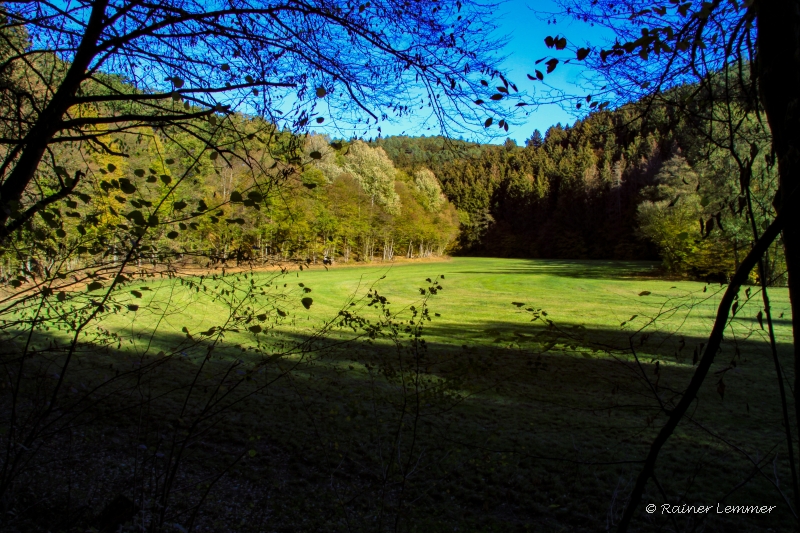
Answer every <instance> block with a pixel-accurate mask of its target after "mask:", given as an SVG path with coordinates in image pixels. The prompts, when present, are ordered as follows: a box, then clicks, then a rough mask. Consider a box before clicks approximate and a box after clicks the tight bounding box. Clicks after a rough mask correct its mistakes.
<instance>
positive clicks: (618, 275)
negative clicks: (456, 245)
mask: <svg viewBox="0 0 800 533" xmlns="http://www.w3.org/2000/svg"><path fill="white" fill-rule="evenodd" d="M513 263H514V266H511V267H509V266H508V265H504V266H502V267H498V268H486V269H483V270H462V271H459V273H463V274H481V275H487V274H514V275H519V274H533V275H540V276H555V277H568V278H586V279H628V280H630V279H652V278H654V277H656V276H657V275H658V274H659V273H660V272H659V266H660V265H659V264H658V263H654V262H650V261H606V260H588V259H587V260H569V261H563V260H558V259H527V260H526V259H515V260H513Z"/></svg>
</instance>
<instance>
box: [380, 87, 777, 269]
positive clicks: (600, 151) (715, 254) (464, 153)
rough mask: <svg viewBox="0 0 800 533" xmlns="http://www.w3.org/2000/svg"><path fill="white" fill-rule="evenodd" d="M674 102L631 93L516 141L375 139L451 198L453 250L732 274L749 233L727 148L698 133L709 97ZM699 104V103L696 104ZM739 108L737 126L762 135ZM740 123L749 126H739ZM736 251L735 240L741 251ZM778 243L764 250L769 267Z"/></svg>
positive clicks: (766, 194)
mask: <svg viewBox="0 0 800 533" xmlns="http://www.w3.org/2000/svg"><path fill="white" fill-rule="evenodd" d="M692 105H693V106H694V109H695V110H696V111H697V113H696V117H697V118H695V119H690V118H687V116H688V117H691V116H692V115H691V113H687V111H686V109H685V108H681V109H677V108H675V107H671V106H669V105H654V104H653V103H652V102H650V103H648V104H647V106H646V107H645V104H632V105H628V106H625V107H623V108H621V109H618V110H614V111H601V112H595V113H593V114H591V115H589V116H588V117H587V118H585V119H584V120H579V121H576V122H575V123H574V124H573V125H572V126H561V125H560V124H558V125H556V126H553V127H551V128H549V129H548V130H547V131H546V132H545V134H544V135H542V134H541V133H540V132H539V131H538V130H537V131H535V132H534V133H533V135H532V136H531V138H530V139H528V141H527V142H526V146H524V147H521V146H517V145H516V143H514V142H513V141H511V140H507V141H506V142H505V144H504V145H479V144H475V143H468V142H464V141H457V140H447V139H444V138H441V137H422V138H411V137H390V138H387V139H379V140H377V141H376V142H375V143H374V144H375V145H376V146H380V147H382V148H383V149H384V150H385V151H386V153H387V154H388V155H389V157H391V158H392V160H393V161H394V162H395V164H396V165H397V166H398V167H399V168H401V169H403V170H405V171H407V172H412V171H413V170H414V169H416V168H419V167H423V166H424V167H427V168H430V169H431V170H432V171H433V172H434V173H435V174H436V175H437V176H438V178H439V179H440V181H441V183H442V190H443V191H444V193H445V194H446V196H447V197H448V199H449V200H450V201H451V202H453V204H454V205H455V206H456V208H457V209H458V213H459V218H460V221H461V233H460V235H459V241H458V249H459V251H460V252H461V253H466V254H478V255H490V256H500V257H530V258H561V259H657V258H661V259H662V260H663V263H664V266H665V267H666V268H667V269H668V270H669V271H671V272H673V273H678V274H685V275H690V276H693V277H697V278H713V279H720V278H724V277H725V276H727V275H729V274H731V273H732V272H733V270H734V269H735V266H736V264H737V262H738V259H739V257H740V256H741V257H743V255H744V254H743V253H742V252H743V251H744V250H747V249H749V247H750V243H751V242H752V233H751V232H750V230H749V228H750V227H751V224H750V222H748V219H747V213H746V212H745V210H744V209H743V208H744V202H745V198H744V196H743V195H742V194H741V193H740V191H741V188H740V184H739V176H738V174H737V172H736V168H735V167H736V165H735V164H734V161H733V157H732V155H731V153H730V151H729V150H725V149H723V148H721V147H720V144H721V143H718V142H715V140H714V139H713V138H712V137H710V136H709V133H708V131H706V130H710V131H711V132H712V134H716V135H725V131H723V128H721V127H719V126H716V130H717V131H716V132H715V131H714V129H713V128H706V123H705V122H704V119H703V116H708V115H709V114H710V113H709V110H708V108H710V107H713V105H714V104H712V103H708V102H702V101H697V102H694V103H693V104H692ZM704 106H705V107H704ZM756 121H757V117H756V116H755V114H753V113H750V114H749V115H746V117H745V120H744V121H743V122H744V123H743V124H742V123H737V126H736V127H737V128H738V130H737V135H738V136H739V137H744V138H746V139H747V141H746V142H747V143H750V146H748V145H747V144H744V147H743V149H744V150H747V151H748V152H749V151H750V150H752V149H755V148H753V146H757V147H762V148H764V150H765V151H766V148H765V147H768V146H769V139H768V138H765V136H764V135H763V132H761V131H760V129H759V127H758V124H756ZM748 122H751V123H752V124H750V125H749V126H750V130H751V131H750V132H749V133H748V131H747V128H748ZM751 180H752V184H753V187H752V191H753V194H754V202H753V205H754V217H755V223H756V225H757V226H758V227H759V228H760V227H761V225H762V224H764V223H765V221H766V220H768V219H769V218H770V217H771V216H772V215H773V214H774V213H773V210H772V204H771V201H772V198H773V196H774V194H775V190H776V172H774V167H773V165H772V162H771V161H770V160H769V158H768V157H767V158H760V159H759V160H758V162H757V164H756V165H754V166H753V168H752V169H751ZM744 253H746V251H745V252H744ZM782 265H783V256H782V251H781V247H780V246H779V245H775V247H774V249H773V250H771V252H770V258H769V260H768V266H769V272H771V273H772V274H771V276H772V277H773V278H774V277H776V276H777V277H778V278H780V276H781V272H782Z"/></svg>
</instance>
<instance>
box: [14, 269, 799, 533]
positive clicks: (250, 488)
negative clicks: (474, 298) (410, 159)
mask: <svg viewBox="0 0 800 533" xmlns="http://www.w3.org/2000/svg"><path fill="white" fill-rule="evenodd" d="M572 264H573V265H574V263H572ZM427 332H428V333H429V334H430V335H431V337H430V338H429V340H428V341H427V342H425V344H424V345H422V344H418V345H416V346H415V345H413V344H412V343H410V341H409V338H408V337H407V336H404V335H402V334H401V335H399V336H398V337H394V338H389V339H384V340H383V341H382V340H380V339H377V340H367V339H363V338H362V339H358V340H350V341H347V342H345V334H344V333H343V332H338V331H337V332H334V333H333V334H331V335H329V336H326V337H323V338H314V337H304V336H303V335H300V334H297V333H294V334H289V333H283V332H275V333H276V335H277V336H276V337H269V336H266V335H263V336H262V337H261V338H263V339H265V340H266V341H267V342H268V349H267V350H266V354H263V355H259V354H256V353H254V352H253V351H252V350H249V349H247V350H242V349H241V348H239V347H236V346H235V345H232V344H227V343H223V344H221V345H220V346H219V347H218V348H216V349H215V350H214V351H213V352H212V356H211V358H210V359H208V360H207V358H206V356H207V353H208V351H207V347H208V344H207V343H206V342H196V343H193V342H190V341H189V340H188V339H187V337H185V336H183V335H174V334H158V335H156V336H155V338H154V339H153V349H151V351H150V354H151V355H148V356H144V357H143V356H141V355H137V353H136V352H135V351H134V350H130V349H128V350H122V349H116V347H107V348H104V349H92V347H91V346H89V345H86V346H83V347H82V349H81V350H80V352H79V359H80V361H77V363H78V366H77V367H76V372H75V373H74V374H72V375H71V376H70V377H69V378H68V381H67V382H66V383H65V387H64V392H63V397H62V398H63V400H64V403H63V408H62V409H61V410H60V411H59V413H58V417H60V418H58V420H61V422H58V424H56V425H54V426H52V428H53V429H52V430H51V431H50V432H49V433H47V434H46V435H44V434H43V437H42V438H43V439H44V438H45V436H47V438H48V439H49V441H47V444H44V445H43V448H42V449H43V450H45V451H44V452H42V453H41V455H40V456H38V460H37V461H33V462H32V463H31V468H30V469H29V471H28V473H26V474H25V475H24V476H22V477H21V478H20V480H21V481H25V482H26V486H27V487H29V488H27V489H26V490H27V491H28V492H26V493H25V494H23V496H24V497H25V498H30V497H31V496H35V495H37V494H49V495H50V498H49V499H40V500H38V501H40V502H41V503H39V504H36V505H30V504H29V503H25V502H29V501H30V500H29V499H24V500H20V501H19V502H17V503H13V504H12V505H11V507H12V508H13V509H22V508H23V507H22V505H23V504H25V505H27V507H24V508H25V509H26V512H25V513H18V515H16V516H17V517H16V518H15V520H16V521H17V522H16V524H17V525H18V526H20V527H21V528H24V526H26V525H33V526H35V527H34V528H28V529H29V530H31V531H33V530H36V529H46V528H47V527H52V525H53V522H52V520H55V518H54V517H56V516H62V517H63V516H65V515H64V513H63V512H62V513H61V514H60V515H59V512H61V511H63V510H64V506H70V505H72V506H75V505H76V504H74V503H71V502H75V501H76V494H78V493H80V494H81V495H82V496H81V497H82V498H83V500H81V502H82V503H81V505H82V506H83V511H82V513H83V514H80V513H79V512H78V511H75V510H74V509H73V510H72V511H70V512H68V513H66V516H70V517H73V518H72V519H71V523H70V524H66V523H61V524H60V525H61V526H68V527H76V526H88V525H91V521H92V517H93V516H95V515H96V513H97V510H98V509H99V508H102V506H103V505H104V503H106V502H107V500H108V499H109V495H113V494H118V493H127V494H129V495H131V497H132V499H134V500H136V498H139V499H138V500H136V502H137V504H139V505H140V506H144V505H146V504H147V503H148V501H149V500H148V499H147V497H146V490H145V488H144V483H143V481H142V479H143V478H144V477H145V476H144V475H143V472H146V474H147V475H148V476H155V479H160V478H159V477H158V475H159V473H162V474H163V472H166V471H167V470H165V469H164V468H165V467H164V466H163V465H164V464H166V463H165V461H166V462H167V463H168V458H169V457H171V456H169V455H168V453H166V452H167V450H168V449H169V448H170V446H171V444H170V443H175V442H178V443H181V442H185V443H186V447H185V449H186V455H185V457H184V459H183V461H185V462H184V463H183V464H184V466H183V467H182V468H181V469H180V477H181V487H184V488H183V489H182V490H183V491H184V492H183V493H181V495H177V496H174V498H173V499H171V500H169V505H170V507H169V509H170V513H171V515H170V516H172V517H173V518H170V520H172V521H173V522H174V523H183V524H185V520H184V518H182V517H185V516H186V515H185V510H186V509H191V508H192V506H193V505H197V504H198V502H199V501H200V497H201V495H202V493H204V491H205V490H207V488H206V486H205V484H206V483H208V480H210V479H216V477H215V476H217V475H218V474H219V473H221V472H224V471H225V469H226V468H227V465H229V464H230V463H232V462H233V461H234V459H235V458H236V457H238V456H240V455H241V454H242V453H243V452H247V453H246V454H245V459H243V460H242V461H240V462H239V463H237V466H236V467H235V468H233V469H232V470H230V471H228V473H227V474H226V475H225V476H224V477H223V478H220V479H221V481H220V482H218V483H216V484H215V485H214V487H213V490H212V491H211V492H210V493H209V494H210V497H209V498H206V499H205V500H203V506H204V507H203V517H204V518H203V520H204V522H202V524H203V525H204V526H205V527H207V528H210V529H214V527H215V526H214V524H218V525H219V524H240V525H239V526H237V527H238V528H239V530H241V531H261V530H283V531H321V530H324V531H382V530H395V529H397V527H396V526H397V524H400V527H399V529H400V530H411V529H412V528H413V527H417V528H419V529H421V530H427V531H438V530H445V529H447V530H452V528H453V527H458V528H459V529H461V530H468V531H477V530H482V531H489V530H497V531H513V530H520V531H525V530H526V529H525V528H526V527H527V526H531V525H534V524H535V525H536V528H537V529H539V530H545V531H546V530H558V529H559V528H560V529H563V528H568V529H570V530H572V531H596V530H597V529H598V526H599V525H600V524H604V523H606V520H607V519H611V520H612V521H613V519H614V518H615V517H618V516H619V513H620V512H621V502H623V501H624V497H625V491H626V490H627V489H625V487H628V486H630V484H631V483H632V480H633V479H634V477H635V475H636V473H637V471H638V465H639V463H638V462H637V461H639V460H640V459H641V457H643V455H644V453H645V451H646V447H647V445H648V444H649V442H650V441H651V439H652V438H653V436H654V435H655V432H656V431H657V430H658V428H659V427H660V426H661V424H663V420H664V418H663V415H660V414H659V408H658V402H659V401H664V402H668V403H669V402H670V401H675V399H676V398H677V395H678V393H679V392H680V391H681V390H683V388H684V387H685V385H686V384H687V383H688V381H689V379H690V378H691V375H692V373H693V366H692V350H693V348H694V347H695V346H699V344H700V343H703V342H705V341H706V339H705V338H703V337H699V336H684V337H683V343H684V347H683V349H682V350H678V348H679V346H680V345H681V339H680V337H674V336H667V335H660V334H658V333H657V332H656V333H653V334H651V336H650V337H649V338H648V339H646V340H645V341H644V342H641V337H638V338H637V339H635V340H634V345H635V347H636V349H637V352H640V354H641V360H640V364H637V363H636V362H635V361H634V360H633V359H632V353H631V352H630V351H625V349H626V348H627V349H628V350H629V346H628V345H629V342H628V336H629V335H630V333H629V332H626V331H620V330H617V331H614V330H609V329H602V328H588V329H587V328H583V327H575V326H573V325H563V326H559V328H558V329H557V330H553V331H547V330H545V328H540V327H535V326H534V327H530V326H529V327H525V325H524V324H522V325H521V324H519V323H511V322H503V321H493V322H486V323H484V324H481V325H480V326H475V327H474V329H473V330H472V331H468V332H465V331H464V330H463V328H457V327H440V326H436V325H435V323H434V326H433V327H431V328H429V329H428V330H427ZM481 332H483V336H481V337H479V335H480V333H481ZM486 334H490V337H491V338H489V339H487V338H486ZM438 339H441V341H440V340H438ZM444 339H450V340H452V341H455V345H454V344H450V343H447V342H444ZM53 340H55V339H54V338H53V337H52V336H48V335H42V336H41V337H40V338H37V339H36V342H35V344H36V345H37V346H42V347H46V346H52V345H53V344H52V343H51V342H50V341H53ZM394 341H397V343H395V342H394ZM636 343H641V344H638V345H637V344H636ZM297 346H304V348H303V349H302V350H292V349H291V348H292V347H297ZM170 347H172V348H173V349H170ZM245 347H246V346H245ZM737 347H738V356H736V361H737V363H736V366H735V367H733V366H731V365H730V364H729V361H730V359H731V358H730V357H728V356H729V355H731V354H734V355H735V354H736V349H735V347H734V345H733V344H732V343H731V342H726V343H725V345H724V347H723V352H722V353H721V354H720V355H719V356H718V358H717V361H718V364H716V365H715V366H714V368H713V369H712V375H710V376H709V379H708V380H707V384H706V387H705V388H704V390H703V391H702V392H701V395H700V400H699V402H698V409H697V410H696V411H695V413H694V416H695V418H696V420H697V421H698V422H699V423H702V424H703V427H705V428H707V429H709V430H710V431H713V432H715V434H718V435H720V436H722V437H725V438H727V439H735V441H736V442H737V443H739V445H740V446H741V447H743V448H744V449H746V450H747V451H748V452H751V453H752V454H753V455H754V456H755V455H759V454H760V455H761V456H769V453H770V452H771V451H774V450H775V443H776V442H777V443H780V442H781V439H782V433H781V430H780V423H779V420H780V418H779V406H778V405H777V403H776V402H775V388H776V387H774V377H773V376H772V374H773V370H772V367H771V364H772V363H771V361H770V360H769V357H768V355H769V351H768V347H767V346H766V345H765V344H763V343H762V342H761V341H755V340H753V339H748V340H742V341H739V342H738V343H737ZM612 348H621V350H616V349H612ZM784 349H785V346H782V350H784ZM162 350H163V351H165V352H166V353H167V354H171V355H167V356H163V355H162V356H156V355H154V354H155V353H158V352H159V351H162ZM287 350H288V351H290V352H291V353H290V354H289V355H286V356H285V357H276V358H270V357H271V356H273V355H275V354H279V353H281V352H282V351H287ZM676 353H677V356H676ZM13 356H14V354H4V355H3V357H4V359H7V358H9V357H10V358H12V359H13ZM62 358H63V351H62V352H60V351H52V350H50V351H48V350H47V349H44V350H42V351H40V352H38V353H37V355H35V356H34V357H33V358H31V360H30V361H28V362H27V363H26V365H27V369H28V370H27V371H26V372H27V377H25V379H26V380H30V382H29V383H28V384H29V385H30V387H27V386H26V387H24V392H25V393H26V394H29V395H30V398H31V399H33V398H36V397H38V396H37V395H40V393H41V392H42V388H44V389H46V390H44V392H45V393H47V392H48V391H49V390H51V389H52V384H53V383H54V382H55V381H56V379H55V378H54V377H53V376H52V374H53V373H54V369H57V368H58V364H59V363H60V362H62V360H63V359H62ZM656 361H659V366H658V367H656ZM201 365H202V366H203V367H204V370H203V371H202V372H199V373H198V370H199V369H200V367H201ZM232 365H233V366H232ZM37 369H38V370H37ZM656 369H658V370H657V371H656ZM39 370H41V372H39ZM120 376H121V377H120ZM722 380H725V383H726V389H725V391H726V392H725V394H724V398H723V397H720V396H721V395H720V394H719V392H718V390H719V386H718V382H719V381H722ZM104 382H106V383H109V386H108V387H105V388H103V387H101V388H99V389H98V388H96V387H98V385H100V384H102V383H104ZM3 391H4V392H3V395H2V398H3V403H4V404H6V405H3V406H2V411H3V412H5V413H9V412H10V410H9V409H7V407H8V405H7V404H8V402H9V401H10V400H11V398H10V396H9V394H8V389H3ZM92 391H97V392H92ZM190 391H191V392H190ZM44 396H45V397H46V396H47V394H44ZM187 398H188V400H187ZM215 402H216V403H215ZM30 405H31V406H33V408H35V406H36V405H37V404H36V402H31V403H30ZM208 405H212V406H214V407H213V409H212V412H211V413H205V412H204V409H206V408H207V406H208ZM184 406H188V407H184ZM68 413H73V414H74V416H71V415H70V416H66V414H68ZM4 422H7V421H6V420H4ZM195 422H197V425H195ZM76 431H79V432H80V435H81V440H80V441H79V444H75V441H74V438H73V435H74V434H75V432H76ZM70 439H73V440H70ZM68 443H72V444H71V445H70V446H67V445H66V444H68ZM3 444H5V441H3ZM250 451H252V454H251V453H250ZM159 453H162V457H161V458H159V457H158V454H159ZM769 457H770V459H771V457H772V456H769ZM98 458H102V459H101V460H98ZM664 458H665V465H664V466H663V470H662V471H660V472H659V481H660V482H661V484H662V486H663V487H664V489H665V490H666V491H667V493H668V494H684V498H685V499H686V501H692V502H716V501H720V500H722V499H723V497H724V495H725V494H726V493H727V492H728V490H729V489H730V488H732V487H734V486H736V485H737V484H738V483H740V482H741V480H742V478H745V477H747V475H748V474H749V472H750V470H751V469H752V465H751V464H750V463H749V462H748V461H747V460H745V459H744V458H743V457H742V456H741V454H738V453H735V452H733V451H732V450H731V449H730V448H728V447H726V446H724V445H723V444H722V441H721V440H719V439H716V438H713V437H712V436H710V434H709V433H708V432H707V431H705V430H701V429H699V428H698V427H696V426H693V425H691V424H688V423H687V424H683V425H682V426H681V428H680V432H679V435H677V436H676V438H675V439H672V440H671V441H670V443H669V444H668V446H667V447H666V449H665V452H664ZM775 464H776V465H777V466H776V468H777V471H778V472H780V475H781V476H783V477H784V478H785V476H786V475H787V473H786V464H785V463H784V462H781V461H778V460H777V459H776V463H775ZM120 465H123V466H120ZM159 465H162V466H159ZM129 467H130V468H129ZM771 468H772V464H770V469H771ZM159 469H161V470H159ZM191 487H201V488H191ZM620 487H622V489H621V488H620ZM137 491H138V492H137ZM137 495H138V496H137ZM23 496H20V497H21V498H22V497H23ZM648 497H650V499H651V500H652V501H654V502H657V503H660V498H661V496H659V495H658V494H656V493H655V491H654V492H653V493H652V494H649V495H648ZM740 500H741V501H742V502H743V503H750V504H752V502H754V501H756V502H759V503H760V502H762V501H769V502H772V501H776V500H777V499H776V496H775V494H774V489H773V488H772V486H771V485H770V484H769V483H768V482H767V481H766V480H764V479H763V478H762V477H760V476H756V477H755V478H751V479H749V481H748V482H747V483H745V484H744V485H743V486H742V487H741V488H739V489H738V491H737V492H736V494H735V495H734V496H733V499H732V500H731V499H729V500H727V501H728V502H731V503H738V502H739V501H740ZM614 502H617V503H614ZM48 506H49V507H48ZM381 509H382V511H380V510H381ZM609 517H610V518H609ZM653 518H654V521H652V522H642V523H641V524H640V526H641V527H642V528H645V529H647V528H650V527H652V528H655V529H657V528H658V527H661V526H662V525H664V524H666V523H667V522H666V520H667V518H668V517H653ZM662 519H663V520H664V521H665V522H664V523H662V522H661V520H662ZM690 521H691V524H690V525H694V526H698V527H705V530H706V531H723V530H733V529H739V530H750V529H753V527H765V526H768V527H773V528H776V529H782V528H784V527H785V526H786V525H787V523H789V522H788V521H789V514H788V511H786V510H785V509H782V510H780V511H779V512H776V514H774V515H770V516H768V517H758V521H756V519H754V518H751V517H747V516H722V517H717V516H713V517H706V516H698V517H691V518H690ZM171 523H172V522H171ZM63 528H65V527H62V529H63Z"/></svg>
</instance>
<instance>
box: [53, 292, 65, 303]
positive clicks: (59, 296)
mask: <svg viewBox="0 0 800 533" xmlns="http://www.w3.org/2000/svg"><path fill="white" fill-rule="evenodd" d="M66 299H67V293H66V292H64V291H61V292H59V293H58V294H57V295H56V300H58V301H59V302H63V301H64V300H66Z"/></svg>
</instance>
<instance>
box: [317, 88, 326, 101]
mask: <svg viewBox="0 0 800 533" xmlns="http://www.w3.org/2000/svg"><path fill="white" fill-rule="evenodd" d="M316 94H317V98H324V97H325V95H327V94H328V91H327V90H326V89H325V87H317V90H316Z"/></svg>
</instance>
